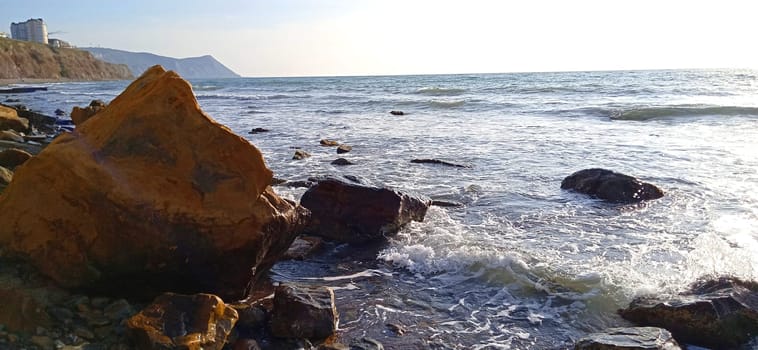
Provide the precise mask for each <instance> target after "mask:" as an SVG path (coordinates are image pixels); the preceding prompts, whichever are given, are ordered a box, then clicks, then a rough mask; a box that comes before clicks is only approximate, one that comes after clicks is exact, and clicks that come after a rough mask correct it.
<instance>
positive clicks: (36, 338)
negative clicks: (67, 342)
mask: <svg viewBox="0 0 758 350" xmlns="http://www.w3.org/2000/svg"><path fill="white" fill-rule="evenodd" d="M29 341H30V342H31V343H32V344H34V345H36V346H38V347H40V348H41V349H43V350H53V349H54V348H55V342H53V339H51V338H50V337H46V336H44V335H33V336H32V337H31V338H30V339H29Z"/></svg>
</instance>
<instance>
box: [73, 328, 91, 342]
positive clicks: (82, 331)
mask: <svg viewBox="0 0 758 350" xmlns="http://www.w3.org/2000/svg"><path fill="white" fill-rule="evenodd" d="M74 335H76V336H77V337H79V338H83V339H87V340H94V339H95V333H92V331H90V330H89V329H87V328H84V327H76V328H74Z"/></svg>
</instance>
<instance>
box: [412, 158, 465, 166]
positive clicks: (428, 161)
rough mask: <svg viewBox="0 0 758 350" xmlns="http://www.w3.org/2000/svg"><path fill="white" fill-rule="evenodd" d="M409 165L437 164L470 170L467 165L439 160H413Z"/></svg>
mask: <svg viewBox="0 0 758 350" xmlns="http://www.w3.org/2000/svg"><path fill="white" fill-rule="evenodd" d="M411 163H416V164H438V165H444V166H449V167H453V168H470V167H469V166H468V165H461V164H455V163H450V162H446V161H444V160H439V159H413V160H411Z"/></svg>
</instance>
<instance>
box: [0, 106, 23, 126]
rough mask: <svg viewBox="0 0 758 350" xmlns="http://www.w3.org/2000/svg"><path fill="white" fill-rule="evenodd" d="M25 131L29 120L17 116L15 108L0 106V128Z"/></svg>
mask: <svg viewBox="0 0 758 350" xmlns="http://www.w3.org/2000/svg"><path fill="white" fill-rule="evenodd" d="M9 129H10V130H16V131H22V132H23V131H26V130H28V129H29V120H28V119H26V118H19V116H18V112H16V110H15V109H13V108H10V107H6V106H0V130H9Z"/></svg>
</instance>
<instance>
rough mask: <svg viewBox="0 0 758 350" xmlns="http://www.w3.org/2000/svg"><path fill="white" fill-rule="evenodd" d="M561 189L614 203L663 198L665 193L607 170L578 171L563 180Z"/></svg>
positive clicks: (652, 186) (634, 179) (627, 176)
mask: <svg viewBox="0 0 758 350" xmlns="http://www.w3.org/2000/svg"><path fill="white" fill-rule="evenodd" d="M561 188H562V189H564V190H573V191H576V192H579V193H584V194H587V195H590V196H592V197H596V198H600V199H603V200H606V201H609V202H614V203H634V202H639V201H644V200H650V199H657V198H661V197H663V191H661V189H659V188H658V187H656V186H655V185H652V184H649V183H646V182H642V181H640V180H638V179H636V178H633V177H631V176H629V175H624V174H619V173H616V172H613V171H610V170H605V169H584V170H580V171H577V172H575V173H573V174H571V175H569V176H568V177H566V178H565V179H563V182H561Z"/></svg>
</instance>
